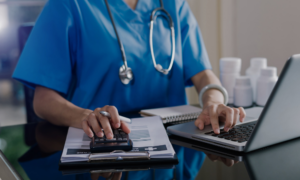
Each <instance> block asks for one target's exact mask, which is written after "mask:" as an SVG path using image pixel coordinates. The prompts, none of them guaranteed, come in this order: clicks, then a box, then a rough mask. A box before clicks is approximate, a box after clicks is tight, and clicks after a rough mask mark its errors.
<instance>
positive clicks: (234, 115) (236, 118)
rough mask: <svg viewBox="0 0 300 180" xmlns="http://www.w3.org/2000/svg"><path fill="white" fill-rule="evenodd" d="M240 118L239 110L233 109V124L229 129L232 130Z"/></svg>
mask: <svg viewBox="0 0 300 180" xmlns="http://www.w3.org/2000/svg"><path fill="white" fill-rule="evenodd" d="M239 117H240V110H239V109H237V108H233V123H232V125H231V128H233V127H234V126H235V124H236V122H237V121H238V119H239Z"/></svg>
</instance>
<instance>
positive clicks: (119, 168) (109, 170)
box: [59, 163, 175, 175]
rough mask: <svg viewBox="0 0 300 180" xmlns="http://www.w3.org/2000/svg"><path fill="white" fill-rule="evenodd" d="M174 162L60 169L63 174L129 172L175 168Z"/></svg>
mask: <svg viewBox="0 0 300 180" xmlns="http://www.w3.org/2000/svg"><path fill="white" fill-rule="evenodd" d="M174 168H175V164H174V163H166V164H161V163H154V164H149V165H146V164H144V165H140V164H135V165H111V166H105V167H85V166H78V167H59V171H61V173H62V174H63V175H73V174H83V173H91V174H93V173H115V172H129V171H147V170H150V169H174Z"/></svg>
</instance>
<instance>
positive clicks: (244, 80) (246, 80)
mask: <svg viewBox="0 0 300 180" xmlns="http://www.w3.org/2000/svg"><path fill="white" fill-rule="evenodd" d="M235 85H237V86H238V85H240V86H245V85H246V86H248V85H249V86H251V80H250V77H248V76H240V77H237V78H236V79H235Z"/></svg>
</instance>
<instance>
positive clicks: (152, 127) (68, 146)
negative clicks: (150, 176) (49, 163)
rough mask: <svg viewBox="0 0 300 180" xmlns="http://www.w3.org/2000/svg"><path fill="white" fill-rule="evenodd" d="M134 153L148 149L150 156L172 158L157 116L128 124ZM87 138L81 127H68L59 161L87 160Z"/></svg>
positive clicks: (88, 147)
mask: <svg viewBox="0 0 300 180" xmlns="http://www.w3.org/2000/svg"><path fill="white" fill-rule="evenodd" d="M128 125H129V128H130V129H131V132H130V134H129V138H130V139H131V140H132V142H133V149H132V151H133V152H136V155H139V153H143V152H141V151H148V152H149V154H150V158H173V157H174V154H175V151H174V149H173V146H172V145H171V143H170V141H169V138H168V135H167V133H166V130H165V128H164V126H163V124H162V121H161V118H160V117H159V116H152V117H144V118H134V119H132V123H131V124H128ZM90 142H91V138H89V137H88V136H87V135H86V134H85V133H84V131H83V130H82V129H77V128H73V127H70V128H69V131H68V135H67V139H66V142H65V146H64V150H63V153H62V157H61V162H62V163H64V162H76V161H88V157H89V155H90Z"/></svg>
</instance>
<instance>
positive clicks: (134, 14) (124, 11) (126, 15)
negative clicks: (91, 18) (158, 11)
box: [108, 0, 160, 23]
mask: <svg viewBox="0 0 300 180" xmlns="http://www.w3.org/2000/svg"><path fill="white" fill-rule="evenodd" d="M108 4H109V5H110V7H111V8H112V10H113V16H115V14H114V13H117V14H118V15H120V16H121V17H122V18H123V19H125V20H126V21H127V22H140V23H145V22H150V15H151V12H152V11H153V10H154V9H155V8H158V7H160V2H159V0H154V1H153V0H138V2H137V5H136V8H135V9H134V10H133V9H132V8H131V7H129V6H128V4H127V3H126V2H124V0H112V1H108Z"/></svg>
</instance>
